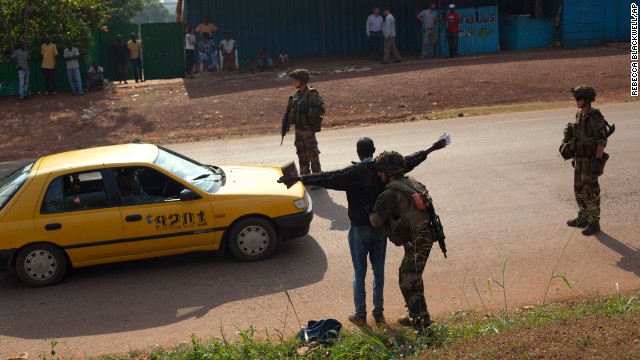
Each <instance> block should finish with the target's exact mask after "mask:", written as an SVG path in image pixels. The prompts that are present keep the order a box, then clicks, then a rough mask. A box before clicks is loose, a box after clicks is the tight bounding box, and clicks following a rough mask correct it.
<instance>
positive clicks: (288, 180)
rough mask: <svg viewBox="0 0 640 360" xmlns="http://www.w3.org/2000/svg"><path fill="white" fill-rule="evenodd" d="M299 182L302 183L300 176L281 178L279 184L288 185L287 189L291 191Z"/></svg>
mask: <svg viewBox="0 0 640 360" xmlns="http://www.w3.org/2000/svg"><path fill="white" fill-rule="evenodd" d="M298 181H302V178H301V177H300V176H280V178H279V179H278V183H280V184H285V185H287V189H290V188H291V187H292V186H293V185H295V184H296V183H297V182H298Z"/></svg>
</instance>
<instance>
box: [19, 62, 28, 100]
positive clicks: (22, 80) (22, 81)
mask: <svg viewBox="0 0 640 360" xmlns="http://www.w3.org/2000/svg"><path fill="white" fill-rule="evenodd" d="M28 93H29V69H20V70H18V97H19V98H20V99H24V98H26V97H27V94H28Z"/></svg>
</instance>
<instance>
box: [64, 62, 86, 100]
mask: <svg viewBox="0 0 640 360" xmlns="http://www.w3.org/2000/svg"><path fill="white" fill-rule="evenodd" d="M67 77H68V78H69V86H70V87H71V93H72V94H73V95H75V94H80V95H83V94H84V92H83V91H82V79H81V78H80V68H79V67H78V68H75V69H69V68H67Z"/></svg>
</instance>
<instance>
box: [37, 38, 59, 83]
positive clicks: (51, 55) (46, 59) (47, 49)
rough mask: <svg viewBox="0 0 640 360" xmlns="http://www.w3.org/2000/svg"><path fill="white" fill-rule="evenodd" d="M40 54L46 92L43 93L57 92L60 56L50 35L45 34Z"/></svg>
mask: <svg viewBox="0 0 640 360" xmlns="http://www.w3.org/2000/svg"><path fill="white" fill-rule="evenodd" d="M40 54H41V55H42V72H43V73H44V92H43V93H42V94H43V95H48V94H54V95H55V94H57V92H56V56H58V48H57V47H56V44H52V43H51V38H49V35H45V37H44V44H42V45H41V46H40Z"/></svg>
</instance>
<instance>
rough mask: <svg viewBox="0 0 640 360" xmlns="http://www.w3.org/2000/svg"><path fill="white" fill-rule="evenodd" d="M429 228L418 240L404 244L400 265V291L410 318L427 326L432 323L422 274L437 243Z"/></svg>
mask: <svg viewBox="0 0 640 360" xmlns="http://www.w3.org/2000/svg"><path fill="white" fill-rule="evenodd" d="M430 230H431V229H430V228H428V230H427V231H425V232H424V233H423V234H420V236H418V237H417V239H416V240H414V241H412V242H410V243H407V244H404V245H403V246H404V257H403V258H402V262H401V263H400V275H399V282H400V291H401V292H402V296H403V297H404V302H405V306H406V307H407V309H408V310H409V316H410V317H412V318H414V319H416V318H417V319H421V320H422V321H423V322H424V323H425V325H427V324H429V323H430V322H431V319H430V317H429V311H428V310H427V301H426V300H425V297H424V282H423V281H422V273H423V272H424V267H425V265H426V264H427V259H428V258H429V253H430V252H431V247H432V246H433V243H434V241H435V238H434V236H433V232H431V231H430Z"/></svg>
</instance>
